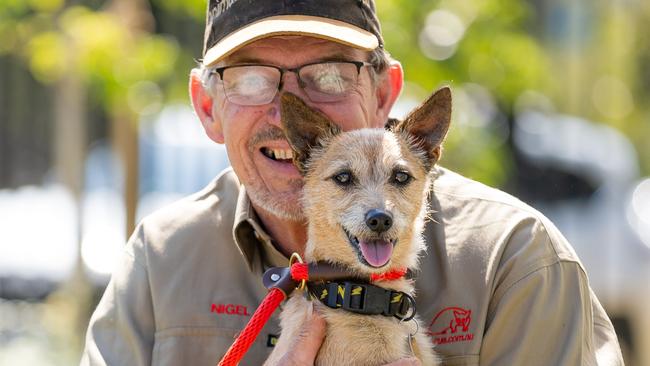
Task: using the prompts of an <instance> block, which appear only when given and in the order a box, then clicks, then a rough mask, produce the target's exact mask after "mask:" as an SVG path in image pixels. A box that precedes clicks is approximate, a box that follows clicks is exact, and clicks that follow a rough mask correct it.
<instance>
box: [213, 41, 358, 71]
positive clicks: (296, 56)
mask: <svg viewBox="0 0 650 366" xmlns="http://www.w3.org/2000/svg"><path fill="white" fill-rule="evenodd" d="M367 54H368V52H367V51H362V50H359V49H356V48H353V47H350V46H346V45H343V44H340V43H337V42H334V41H329V40H326V39H320V38H315V37H308V36H275V37H268V38H263V39H259V40H256V41H254V42H251V43H250V44H248V45H246V46H244V47H242V48H240V49H239V50H237V51H236V52H233V53H232V54H231V55H229V56H228V57H226V58H225V59H224V60H223V61H222V62H221V64H224V65H228V64H233V63H241V62H270V63H276V64H277V63H278V62H281V63H283V64H285V65H281V66H289V64H293V63H295V62H299V63H300V62H302V63H304V62H305V61H307V62H309V61H319V60H329V59H344V60H365V59H366V58H367ZM288 55H291V56H288Z"/></svg>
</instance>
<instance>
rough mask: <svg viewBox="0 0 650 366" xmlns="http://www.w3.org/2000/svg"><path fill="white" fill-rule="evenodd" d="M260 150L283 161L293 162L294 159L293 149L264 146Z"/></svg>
mask: <svg viewBox="0 0 650 366" xmlns="http://www.w3.org/2000/svg"><path fill="white" fill-rule="evenodd" d="M260 152H261V153H262V154H263V155H264V156H266V157H267V158H269V159H271V160H275V161H280V162H283V163H291V162H292V160H293V151H292V150H291V149H272V148H269V147H263V148H261V149H260Z"/></svg>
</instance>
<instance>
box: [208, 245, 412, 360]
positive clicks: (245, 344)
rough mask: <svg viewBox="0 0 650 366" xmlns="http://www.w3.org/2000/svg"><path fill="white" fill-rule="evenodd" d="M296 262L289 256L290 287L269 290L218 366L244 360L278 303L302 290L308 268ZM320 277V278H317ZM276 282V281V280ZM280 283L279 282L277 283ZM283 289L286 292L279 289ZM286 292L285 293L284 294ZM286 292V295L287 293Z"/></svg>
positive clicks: (389, 276) (394, 275)
mask: <svg viewBox="0 0 650 366" xmlns="http://www.w3.org/2000/svg"><path fill="white" fill-rule="evenodd" d="M297 258H298V262H296V263H293V260H294V256H291V261H290V267H289V271H290V274H291V280H292V281H291V282H290V285H291V286H290V287H289V286H287V285H286V283H285V285H284V286H282V285H280V284H278V286H277V287H276V286H274V287H272V288H271V290H270V291H269V293H268V294H267V295H266V297H265V298H264V300H263V301H262V303H261V304H260V306H259V307H258V308H257V310H255V313H253V316H252V317H251V319H250V320H249V321H248V323H247V324H246V327H244V329H243V330H242V332H241V333H239V336H238V337H237V339H235V342H234V343H233V344H232V345H231V346H230V348H229V349H228V351H227V352H226V354H225V355H224V356H223V358H222V359H221V361H219V364H218V366H235V365H237V364H238V363H239V361H241V359H242V358H244V355H245V354H246V352H248V349H249V348H250V346H251V345H252V344H253V342H254V341H255V338H257V336H258V335H259V333H260V332H261V331H262V328H263V327H264V325H265V324H266V322H267V321H268V320H269V318H270V317H271V315H272V314H273V312H274V311H275V309H277V308H278V306H280V303H281V302H282V301H284V299H286V298H287V296H289V295H290V294H291V291H292V290H293V289H295V288H296V286H297V285H298V283H299V282H300V289H302V288H304V286H305V283H306V281H308V280H309V266H308V265H307V263H303V262H302V259H300V257H297ZM405 274H406V270H396V271H391V272H387V273H383V274H380V275H372V276H371V277H370V280H371V281H372V282H375V281H390V280H396V279H398V278H402V277H403V276H404V275H405ZM317 277H320V276H317ZM276 281H278V280H276ZM278 282H280V281H278ZM280 287H284V288H285V289H286V290H283V289H281V288H280ZM285 291H286V292H285ZM287 292H288V293H287Z"/></svg>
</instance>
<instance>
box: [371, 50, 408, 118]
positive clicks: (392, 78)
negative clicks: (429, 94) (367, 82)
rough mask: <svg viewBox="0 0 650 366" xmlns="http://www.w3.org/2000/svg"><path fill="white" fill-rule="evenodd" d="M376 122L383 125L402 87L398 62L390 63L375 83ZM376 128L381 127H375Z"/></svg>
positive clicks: (402, 72) (402, 81) (401, 74)
mask: <svg viewBox="0 0 650 366" xmlns="http://www.w3.org/2000/svg"><path fill="white" fill-rule="evenodd" d="M377 82H378V85H377V115H376V116H375V118H376V120H377V121H380V123H384V122H385V121H386V120H388V115H389V113H390V110H391V109H392V108H393V105H394V104H395V101H397V98H399V95H400V93H401V92H402V87H403V85H404V70H403V69H402V64H400V63H399V62H398V61H393V62H391V64H390V66H389V67H388V70H387V71H386V75H382V76H380V79H379V80H378V81H377ZM377 127H382V126H381V125H380V126H377Z"/></svg>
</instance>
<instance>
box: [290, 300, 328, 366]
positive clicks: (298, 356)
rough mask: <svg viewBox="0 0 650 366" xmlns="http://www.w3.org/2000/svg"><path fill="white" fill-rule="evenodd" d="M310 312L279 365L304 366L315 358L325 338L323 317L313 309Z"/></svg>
mask: <svg viewBox="0 0 650 366" xmlns="http://www.w3.org/2000/svg"><path fill="white" fill-rule="evenodd" d="M310 313H311V314H309V315H308V316H307V319H306V320H305V322H304V323H303V325H302V328H301V329H300V333H299V334H298V336H297V337H296V338H295V339H294V340H293V343H292V345H291V347H290V348H289V350H290V351H289V352H288V353H287V354H285V355H284V356H282V358H281V359H280V362H279V364H280V365H289V366H305V365H313V364H314V361H315V360H316V355H317V354H318V350H319V349H320V346H321V344H323V339H325V327H326V325H327V324H326V323H325V319H323V317H322V316H320V315H319V314H318V313H317V312H315V311H313V310H312V311H310Z"/></svg>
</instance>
